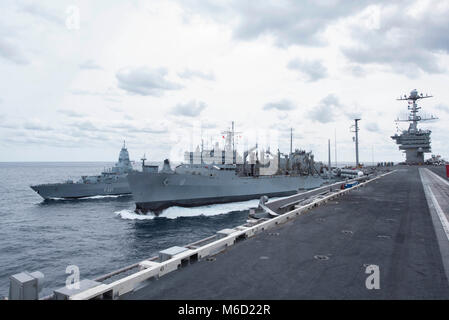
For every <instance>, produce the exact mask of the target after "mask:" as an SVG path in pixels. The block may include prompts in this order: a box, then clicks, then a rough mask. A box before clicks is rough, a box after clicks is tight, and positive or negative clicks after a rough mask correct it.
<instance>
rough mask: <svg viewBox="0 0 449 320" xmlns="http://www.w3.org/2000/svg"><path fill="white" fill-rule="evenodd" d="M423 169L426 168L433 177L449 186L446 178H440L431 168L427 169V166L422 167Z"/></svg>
mask: <svg viewBox="0 0 449 320" xmlns="http://www.w3.org/2000/svg"><path fill="white" fill-rule="evenodd" d="M424 169H426V172H429V173H431V174H432V175H433V176H434V177H436V178H438V179H439V180H440V181H441V182H444V183H445V184H447V185H448V186H449V181H447V180H445V179H443V178H441V177H440V176H439V175H437V174H436V173H435V172H433V171H432V170H429V169H427V168H424Z"/></svg>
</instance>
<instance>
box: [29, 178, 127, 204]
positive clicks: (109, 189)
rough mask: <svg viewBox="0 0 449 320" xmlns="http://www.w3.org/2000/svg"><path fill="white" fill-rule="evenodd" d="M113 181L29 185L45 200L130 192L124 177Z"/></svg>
mask: <svg viewBox="0 0 449 320" xmlns="http://www.w3.org/2000/svg"><path fill="white" fill-rule="evenodd" d="M121 180H122V181H119V182H115V183H91V184H87V183H51V184H41V185H37V186H31V189H33V190H34V191H36V192H37V193H38V194H39V195H40V196H41V197H42V198H44V199H45V200H50V199H79V198H86V197H93V196H107V195H124V194H131V190H130V188H129V185H128V181H127V180H126V178H123V179H121Z"/></svg>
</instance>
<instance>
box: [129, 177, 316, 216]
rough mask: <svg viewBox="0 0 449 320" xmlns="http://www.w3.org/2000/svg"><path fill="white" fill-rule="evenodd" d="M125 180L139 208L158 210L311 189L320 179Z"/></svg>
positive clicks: (145, 210) (215, 178)
mask: <svg viewBox="0 0 449 320" xmlns="http://www.w3.org/2000/svg"><path fill="white" fill-rule="evenodd" d="M128 182H129V185H130V188H131V192H132V194H133V198H134V200H135V203H136V210H137V211H138V212H143V213H145V212H148V211H155V212H157V211H160V210H162V209H164V208H167V207H170V206H185V207H192V206H201V205H207V204H214V203H226V202H235V201H245V200H251V199H258V198H260V197H261V196H264V195H266V196H268V197H274V196H287V195H292V194H294V193H296V192H297V191H298V190H304V189H313V188H316V187H319V186H320V185H322V183H323V180H322V179H321V178H320V177H315V176H264V177H258V178H254V177H237V176H235V175H234V174H232V173H230V174H227V173H223V174H222V175H220V176H204V175H191V174H165V173H157V174H154V173H143V172H134V173H130V174H128Z"/></svg>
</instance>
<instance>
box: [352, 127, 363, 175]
mask: <svg viewBox="0 0 449 320" xmlns="http://www.w3.org/2000/svg"><path fill="white" fill-rule="evenodd" d="M360 120H362V119H354V125H353V126H352V127H351V129H352V128H354V131H352V132H355V139H354V141H355V166H356V168H358V167H359V126H358V122H359V121H360Z"/></svg>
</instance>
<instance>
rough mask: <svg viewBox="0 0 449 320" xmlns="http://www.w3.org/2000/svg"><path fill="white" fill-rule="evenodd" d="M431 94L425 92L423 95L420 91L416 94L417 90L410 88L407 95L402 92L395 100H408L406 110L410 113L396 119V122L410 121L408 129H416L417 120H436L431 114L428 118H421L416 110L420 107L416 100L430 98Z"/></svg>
mask: <svg viewBox="0 0 449 320" xmlns="http://www.w3.org/2000/svg"><path fill="white" fill-rule="evenodd" d="M432 97H433V96H431V95H430V96H429V95H428V94H427V93H426V95H423V94H422V93H419V94H418V91H417V90H416V89H415V90H412V92H410V95H409V96H408V97H407V95H406V94H404V96H401V97H399V99H396V100H399V101H401V100H404V101H408V104H409V106H408V110H410V114H409V116H408V119H399V118H398V119H396V120H395V121H396V122H411V124H410V129H412V130H417V129H418V128H417V127H418V122H419V121H429V120H437V119H438V118H437V117H434V116H433V115H432V116H430V118H422V117H421V116H418V112H419V109H421V107H418V104H417V103H416V101H418V100H419V99H426V98H432Z"/></svg>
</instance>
